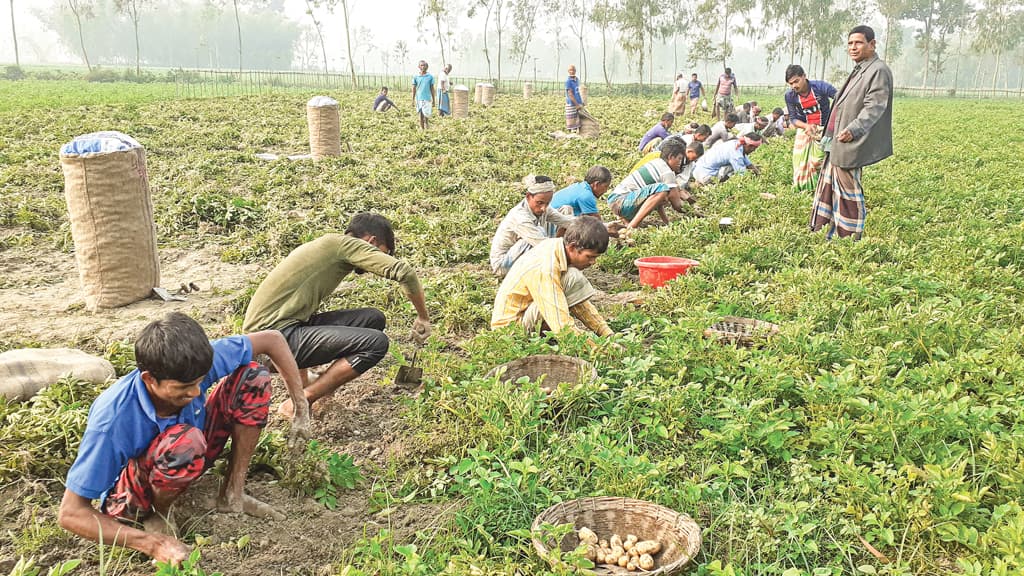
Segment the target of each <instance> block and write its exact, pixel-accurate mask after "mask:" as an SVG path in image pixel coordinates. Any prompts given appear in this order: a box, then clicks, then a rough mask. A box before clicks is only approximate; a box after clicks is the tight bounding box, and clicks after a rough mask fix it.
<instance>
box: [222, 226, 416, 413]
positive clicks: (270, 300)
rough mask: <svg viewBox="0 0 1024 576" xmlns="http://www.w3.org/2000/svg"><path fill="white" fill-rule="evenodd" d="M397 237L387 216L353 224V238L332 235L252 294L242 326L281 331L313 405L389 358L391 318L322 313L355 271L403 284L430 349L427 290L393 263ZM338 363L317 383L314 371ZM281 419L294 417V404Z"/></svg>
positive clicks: (307, 247) (289, 260) (303, 250)
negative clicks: (387, 332)
mask: <svg viewBox="0 0 1024 576" xmlns="http://www.w3.org/2000/svg"><path fill="white" fill-rule="evenodd" d="M394 252H395V233H394V230H392V228H391V222H389V221H388V219H387V218H385V217H383V216H381V215H379V214H370V213H366V212H364V213H361V214H356V215H355V216H353V217H352V220H351V222H349V225H348V229H347V230H345V234H325V235H323V236H321V237H320V238H317V239H316V240H313V241H312V242H307V243H305V244H303V245H302V246H299V247H298V248H296V249H295V250H292V252H291V254H289V255H288V256H287V257H285V259H284V260H282V261H281V263H280V264H278V265H277V266H275V267H274V269H273V270H271V271H270V274H268V275H267V277H266V278H265V279H264V280H263V282H262V283H261V284H260V286H259V288H257V289H256V292H255V293H254V294H253V295H252V300H251V301H250V302H249V307H248V309H246V311H245V321H244V322H243V324H242V326H243V327H244V328H245V329H246V330H258V329H273V330H280V331H281V334H283V335H284V337H285V340H286V341H287V342H288V347H289V348H291V351H292V353H293V354H294V355H295V361H296V363H297V364H298V366H299V369H300V377H301V378H302V385H303V388H304V391H305V398H306V399H307V400H308V401H309V404H310V406H311V407H312V406H313V404H314V403H315V402H316V401H317V400H320V399H321V398H324V397H325V396H329V395H331V394H333V393H334V391H335V390H337V389H338V388H339V387H340V386H341V385H342V384H345V383H346V382H349V381H351V380H353V379H355V378H357V377H359V376H360V375H361V374H363V373H364V372H366V371H367V370H369V369H370V368H373V367H374V366H376V365H377V363H378V362H380V361H381V360H382V359H383V358H384V356H385V355H386V354H387V353H388V343H389V342H388V337H387V336H386V335H385V334H384V327H385V324H386V320H385V318H384V313H383V312H381V311H380V310H377V309H376V308H356V309H353V310H331V311H328V312H320V313H318V311H319V310H320V306H321V304H322V303H323V302H324V301H325V300H327V299H328V298H330V296H331V294H333V293H334V290H335V289H336V288H337V287H338V284H339V283H341V281H342V280H344V279H345V277H346V276H348V275H349V273H351V272H355V273H356V274H362V273H363V272H370V273H371V274H376V275H377V276H380V277H381V278H387V279H388V280H394V281H395V282H398V283H400V284H401V285H402V289H403V290H404V292H405V295H406V296H407V297H408V298H409V301H410V302H412V305H413V306H414V307H415V308H416V313H417V317H416V321H415V322H414V323H413V325H412V338H413V340H415V341H416V342H418V343H420V344H422V343H423V342H425V341H426V339H427V337H428V336H429V335H430V329H431V327H430V316H429V315H428V314H427V305H426V303H425V301H424V297H423V288H421V287H420V281H419V279H418V278H417V277H416V272H415V271H413V269H412V267H411V266H409V265H408V264H406V263H405V262H403V261H401V260H397V259H395V258H394V256H392V254H394ZM321 364H330V367H328V368H327V370H326V371H325V372H323V373H322V374H321V375H320V376H319V377H318V378H316V380H313V381H312V382H310V380H309V377H308V370H307V368H310V367H312V366H319V365H321ZM278 412H279V413H280V414H282V415H284V416H287V417H290V416H291V415H292V403H291V402H290V401H286V402H285V403H283V404H282V405H281V408H280V409H279V410H278Z"/></svg>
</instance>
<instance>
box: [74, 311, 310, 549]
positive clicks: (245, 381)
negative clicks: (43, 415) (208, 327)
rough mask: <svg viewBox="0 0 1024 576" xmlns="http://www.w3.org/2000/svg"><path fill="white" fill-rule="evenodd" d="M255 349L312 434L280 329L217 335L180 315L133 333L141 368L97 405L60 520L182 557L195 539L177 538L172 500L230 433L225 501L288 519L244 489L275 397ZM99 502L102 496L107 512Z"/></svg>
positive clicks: (225, 507)
mask: <svg viewBox="0 0 1024 576" xmlns="http://www.w3.org/2000/svg"><path fill="white" fill-rule="evenodd" d="M258 354H266V355H268V356H269V357H270V359H271V361H273V363H274V365H275V366H276V367H277V370H278V371H279V372H280V373H281V375H282V376H283V378H284V381H285V385H286V386H287V388H288V393H289V395H290V396H291V398H292V402H294V404H295V406H296V408H295V418H294V420H293V421H292V429H291V438H290V442H291V443H292V444H293V445H294V444H295V441H296V440H299V439H305V438H308V437H309V408H308V406H307V404H306V401H305V399H304V398H303V396H302V382H301V380H300V378H299V369H298V368H297V367H296V365H295V359H294V358H293V357H292V354H291V351H289V349H288V344H287V343H286V342H285V340H284V338H283V337H282V336H281V333H280V332H277V331H266V332H256V333H253V334H248V335H246V336H231V337H228V338H222V339H220V340H214V341H212V342H211V341H209V340H208V339H207V336H206V333H205V332H203V328H202V327H201V326H200V325H199V324H198V323H197V322H196V321H195V320H193V319H191V318H189V317H188V316H186V315H184V314H181V313H179V312H174V313H171V314H169V315H168V316H167V317H166V318H164V319H162V320H157V321H155V322H152V323H151V324H149V325H148V326H146V327H145V328H144V329H143V330H142V333H141V334H139V337H138V338H137V339H136V340H135V361H136V363H137V365H138V368H137V369H136V370H134V371H132V372H131V373H129V374H127V375H126V376H124V377H123V378H121V379H120V380H118V381H117V382H115V383H114V385H113V386H111V387H110V388H108V389H107V390H106V391H104V392H103V393H102V394H100V396H99V397H98V398H97V399H96V401H95V402H93V404H92V407H91V408H90V409H89V419H88V422H87V423H86V428H85V434H84V435H83V437H82V442H81V444H80V445H79V447H78V457H77V458H76V459H75V463H74V464H73V465H72V466H71V470H70V471H69V472H68V477H67V489H66V490H65V491H64V499H63V500H62V501H61V503H60V515H59V521H60V525H61V526H62V527H64V528H65V529H67V530H69V531H71V532H74V533H75V534H78V535H79V536H81V537H83V538H86V539H88V540H92V541H94V542H99V541H102V542H103V543H104V544H107V545H111V544H117V545H120V546H126V547H128V548H132V549H133V550H138V551H139V552H142V553H143V554H146V555H148V556H151V557H153V559H155V560H158V561H161V562H170V563H172V564H178V563H180V562H181V561H183V560H184V559H186V558H187V557H188V555H189V548H188V546H186V545H185V544H183V543H182V542H181V541H179V540H178V539H177V538H175V536H174V530H175V529H174V527H173V523H172V522H171V521H170V519H169V515H170V509H171V504H172V503H173V502H174V501H175V499H177V498H178V496H180V495H181V494H182V493H183V492H184V491H185V489H186V488H188V486H189V485H190V484H191V483H192V482H193V481H195V480H196V479H197V478H199V476H200V475H201V474H202V473H203V472H204V471H206V470H208V469H209V468H210V467H211V466H213V463H214V461H215V460H216V459H217V458H218V457H219V456H220V454H221V451H222V450H223V449H224V444H225V442H227V440H228V438H231V456H230V458H229V460H228V468H227V477H226V478H225V480H224V482H223V483H222V485H221V489H220V495H219V496H218V498H217V509H218V510H220V511H222V512H245V513H246V514H249V515H252V516H257V517H272V518H275V519H278V520H283V519H284V515H283V514H281V513H280V512H278V511H277V510H275V509H274V508H272V507H270V506H269V505H267V504H265V503H263V502H260V501H259V500H256V499H255V498H253V497H252V496H249V495H248V494H246V493H245V491H244V490H243V489H244V487H245V475H246V472H247V471H248V468H249V461H250V459H251V458H252V455H253V451H254V450H255V448H256V440H257V439H258V438H259V435H260V430H262V428H263V426H264V425H265V424H266V423H267V416H268V410H269V405H270V374H269V373H268V372H267V369H266V368H264V367H263V366H261V365H259V364H257V363H256V362H253V357H255V356H256V355H258ZM218 382H219V384H217V383H218ZM214 384H217V387H216V388H214V389H213V392H210V393H209V395H207V392H208V391H209V390H210V388H211V387H212V386H213V385H214ZM91 500H99V510H97V509H95V508H93V507H92V504H91ZM140 528H142V529H140Z"/></svg>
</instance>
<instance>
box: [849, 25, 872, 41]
mask: <svg viewBox="0 0 1024 576" xmlns="http://www.w3.org/2000/svg"><path fill="white" fill-rule="evenodd" d="M854 34H863V35H864V39H865V40H867V41H868V42H871V41H872V40H874V39H875V29H874V28H872V27H871V26H865V25H864V24H861V25H860V26H854V27H853V30H850V33H849V34H847V35H846V37H847V38H849V37H850V36H853V35H854Z"/></svg>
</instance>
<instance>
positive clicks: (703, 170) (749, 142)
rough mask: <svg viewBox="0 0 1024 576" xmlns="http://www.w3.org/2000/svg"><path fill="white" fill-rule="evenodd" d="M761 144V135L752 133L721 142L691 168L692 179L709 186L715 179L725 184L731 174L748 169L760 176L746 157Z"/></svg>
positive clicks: (757, 169) (759, 170) (740, 172)
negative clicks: (731, 140)
mask: <svg viewBox="0 0 1024 576" xmlns="http://www.w3.org/2000/svg"><path fill="white" fill-rule="evenodd" d="M762 142H763V140H762V138H761V135H760V134H758V133H757V132H752V133H750V134H747V135H745V136H740V137H739V138H737V139H736V140H735V141H733V142H723V143H722V144H719V145H718V146H715V147H714V148H712V149H711V150H710V151H709V152H708V153H707V154H705V155H703V156H701V158H700V160H698V161H697V165H696V166H694V168H693V179H694V180H695V181H696V182H697V184H700V185H705V184H710V183H711V182H713V181H715V180H716V179H717V180H718V181H719V182H725V181H726V180H728V179H729V177H730V176H732V175H733V174H742V173H743V172H745V171H746V170H747V169H749V170H750V171H751V172H753V173H754V174H761V169H760V168H758V167H757V166H756V165H755V164H754V163H753V162H751V161H750V158H748V156H749V155H750V154H751V153H753V152H754V150H757V147H758V146H760V145H761V143H762Z"/></svg>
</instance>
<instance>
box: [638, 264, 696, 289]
mask: <svg viewBox="0 0 1024 576" xmlns="http://www.w3.org/2000/svg"><path fill="white" fill-rule="evenodd" d="M633 264H636V267H637V269H638V270H640V283H641V284H643V285H644V286H650V287H651V288H661V287H662V286H664V285H665V283H666V282H668V281H669V280H672V279H673V278H675V277H677V276H683V275H684V274H686V273H687V272H688V271H689V270H690V268H692V267H694V266H697V265H699V264H700V262H697V261H696V260H690V259H689V258H676V257H675V256H648V257H646V258H637V259H636V260H634V261H633Z"/></svg>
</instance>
